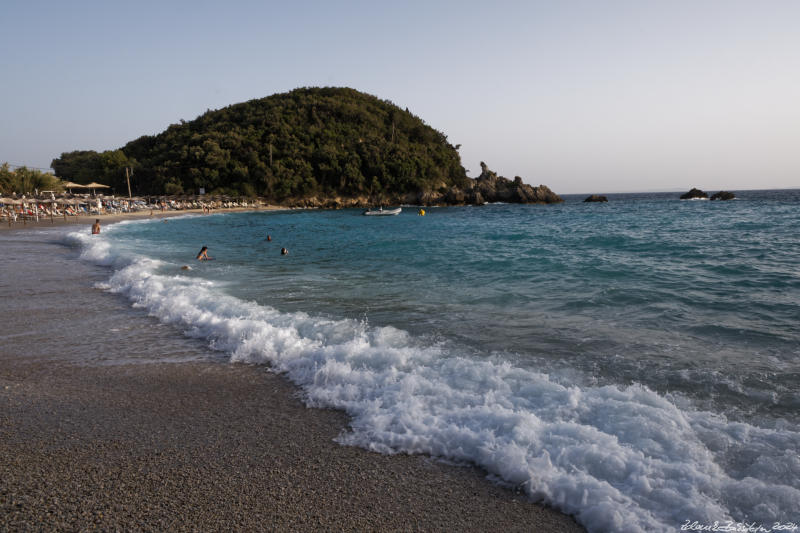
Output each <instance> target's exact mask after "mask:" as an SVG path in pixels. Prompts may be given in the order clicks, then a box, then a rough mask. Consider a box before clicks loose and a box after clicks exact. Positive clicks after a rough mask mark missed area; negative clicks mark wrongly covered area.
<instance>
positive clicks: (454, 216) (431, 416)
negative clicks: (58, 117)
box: [72, 190, 800, 531]
mask: <svg viewBox="0 0 800 533" xmlns="http://www.w3.org/2000/svg"><path fill="white" fill-rule="evenodd" d="M677 196H678V195H677V194H643V195H610V196H609V200H610V201H609V202H608V203H607V204H584V203H582V202H581V201H580V200H582V197H570V196H568V197H566V200H567V201H566V202H565V203H564V204H562V205H555V206H524V205H488V206H483V207H449V208H432V209H429V210H428V214H427V216H425V217H420V216H417V214H416V208H405V209H404V211H403V213H402V214H401V215H399V216H397V217H363V216H360V211H358V210H341V211H273V212H259V213H239V214H222V215H212V216H191V217H183V218H178V219H170V220H169V221H168V222H161V221H147V222H134V223H123V224H118V225H115V226H112V227H109V228H107V229H104V233H103V235H102V240H94V241H93V240H91V238H90V236H84V235H81V236H77V235H75V236H73V237H72V238H73V239H74V240H75V242H78V243H79V244H80V246H82V247H83V249H84V250H85V251H84V258H85V259H90V260H93V261H95V262H99V263H102V264H107V265H109V266H111V268H112V271H113V275H112V277H111V278H110V280H109V283H108V284H107V285H105V287H106V288H108V289H109V290H112V291H115V292H119V293H122V294H125V295H127V296H128V297H129V298H130V299H131V300H132V302H133V303H134V305H136V306H139V307H143V308H145V309H147V311H148V312H149V313H150V314H152V315H154V316H156V317H159V319H161V320H162V321H164V322H167V323H171V324H175V325H177V326H178V327H179V328H180V329H181V330H183V331H184V332H185V333H186V334H187V335H189V336H193V337H199V338H203V339H207V341H208V343H209V346H211V347H212V348H213V349H215V350H218V351H220V352H223V353H225V354H228V356H229V357H230V358H231V360H234V361H248V362H256V363H265V364H269V365H271V366H272V367H273V368H275V369H276V371H280V372H284V373H286V374H287V376H288V377H289V378H290V379H292V380H293V381H295V382H296V383H298V385H299V386H301V388H302V389H303V391H304V394H305V396H306V399H307V401H308V403H309V404H310V405H323V406H331V407H337V408H342V409H345V410H347V411H348V412H349V413H350V414H351V416H352V417H353V427H352V431H351V433H350V434H348V435H346V436H343V437H342V439H341V440H342V442H343V443H346V444H356V445H359V446H365V447H368V448H371V449H375V450H377V451H381V452H386V453H393V452H397V451H408V452H421V453H431V454H433V455H440V456H445V457H448V458H451V459H459V460H466V461H470V462H474V463H476V464H479V465H481V466H483V467H484V468H486V469H487V470H488V471H489V472H491V473H492V474H495V475H497V476H499V477H500V478H502V479H504V480H506V481H507V482H511V483H514V484H522V485H523V486H525V487H526V490H527V491H528V492H529V494H531V496H533V497H535V498H539V499H544V500H545V501H548V502H549V503H551V504H552V505H555V506H556V507H559V508H561V509H563V510H565V511H567V512H571V513H573V514H575V515H576V516H577V517H578V519H579V520H580V521H581V522H582V523H583V524H584V525H586V526H587V527H588V528H589V529H590V530H597V531H605V530H620V531H623V530H632V531H633V530H670V529H671V528H675V527H679V526H680V525H681V524H682V523H683V520H684V519H692V520H700V521H701V522H702V521H704V520H705V521H712V522H713V520H720V521H724V520H735V521H746V520H756V521H763V522H768V521H773V522H774V521H789V520H790V519H792V518H795V519H796V516H795V517H792V516H791V513H794V512H795V510H796V509H797V508H798V507H799V506H800V491H798V490H797V487H798V486H800V460H799V459H798V451H799V450H800V439H799V438H798V435H800V433H798V431H800V430H799V429H798V424H799V423H800V392H798V388H797V386H796V383H797V381H798V378H800V321H798V318H800V242H799V241H798V237H797V236H798V230H799V229H800V191H797V190H794V191H743V192H739V193H738V196H739V199H737V200H735V201H730V202H709V201H679V200H678V199H677ZM268 234H269V235H271V237H272V241H271V242H268V241H267V240H266V236H267V235H268ZM203 245H206V246H208V247H209V254H210V255H211V256H212V257H214V259H215V260H214V261H210V262H198V261H195V260H194V257H195V255H196V254H197V252H198V251H199V249H200V247H201V246H203ZM281 247H286V248H288V249H289V252H290V253H289V255H288V256H281V255H280V253H279V251H280V249H281ZM183 265H189V266H190V267H191V270H181V266H183ZM612 467H613V468H612Z"/></svg>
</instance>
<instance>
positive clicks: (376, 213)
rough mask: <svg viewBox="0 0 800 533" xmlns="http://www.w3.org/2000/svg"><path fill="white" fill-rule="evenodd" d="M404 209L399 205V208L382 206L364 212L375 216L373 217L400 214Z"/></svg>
mask: <svg viewBox="0 0 800 533" xmlns="http://www.w3.org/2000/svg"><path fill="white" fill-rule="evenodd" d="M402 210H403V208H402V207H398V208H397V209H384V208H382V207H380V208H378V209H367V210H366V211H364V214H365V215H366V216H373V217H374V216H379V217H381V216H382V217H386V216H391V215H399V214H400V211H402Z"/></svg>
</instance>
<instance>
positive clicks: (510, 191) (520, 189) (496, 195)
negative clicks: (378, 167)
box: [283, 162, 564, 209]
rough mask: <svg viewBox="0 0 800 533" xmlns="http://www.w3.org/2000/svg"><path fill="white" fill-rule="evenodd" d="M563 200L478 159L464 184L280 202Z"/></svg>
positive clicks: (328, 206)
mask: <svg viewBox="0 0 800 533" xmlns="http://www.w3.org/2000/svg"><path fill="white" fill-rule="evenodd" d="M563 201H564V200H563V199H562V198H561V197H560V196H559V195H557V194H556V193H554V192H553V191H551V190H550V188H549V187H547V186H546V185H539V186H538V187H533V186H531V185H528V184H526V183H523V182H522V178H521V177H519V176H516V177H515V178H514V179H513V180H510V179H508V178H505V177H503V176H498V175H497V173H496V172H494V171H492V170H489V168H488V167H487V166H486V163H484V162H481V175H480V176H478V177H477V178H474V179H473V178H467V182H466V184H465V186H464V187H455V186H451V187H447V186H444V185H443V186H442V187H440V188H439V189H438V190H435V191H421V192H411V193H406V194H394V195H392V194H383V195H381V196H379V197H368V196H354V197H343V196H336V197H330V198H320V197H316V196H314V197H309V198H291V199H288V200H287V201H285V202H283V205H287V206H299V207H318V208H324V209H339V208H345V207H371V206H374V205H377V204H381V205H398V204H411V205H425V206H429V205H483V204H487V203H494V202H505V203H514V204H553V203H559V202H563Z"/></svg>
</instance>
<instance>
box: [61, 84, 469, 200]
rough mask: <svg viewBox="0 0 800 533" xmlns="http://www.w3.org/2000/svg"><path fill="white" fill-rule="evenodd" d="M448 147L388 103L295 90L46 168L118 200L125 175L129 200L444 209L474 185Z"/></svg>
mask: <svg viewBox="0 0 800 533" xmlns="http://www.w3.org/2000/svg"><path fill="white" fill-rule="evenodd" d="M457 148H458V147H457V146H453V145H451V144H450V143H449V142H448V140H447V137H446V136H445V135H444V134H443V133H441V132H439V131H437V130H435V129H433V128H432V127H430V126H428V125H427V124H425V123H424V122H423V121H422V120H421V119H420V118H419V117H417V116H415V115H413V114H412V113H411V112H409V111H408V110H407V109H406V110H403V109H400V108H399V107H397V106H396V105H394V104H392V103H391V102H388V101H385V100H381V99H379V98H377V97H375V96H371V95H368V94H364V93H361V92H359V91H356V90H353V89H348V88H303V89H296V90H293V91H290V92H288V93H282V94H275V95H272V96H269V97H266V98H261V99H256V100H250V101H249V102H244V103H240V104H235V105H231V106H228V107H226V108H223V109H219V110H216V111H207V112H206V113H204V114H203V115H201V116H199V117H198V118H196V119H195V120H192V121H188V122H187V121H183V120H182V121H181V122H180V123H179V124H173V125H171V126H169V127H168V128H167V129H166V130H165V131H164V132H162V133H160V134H158V135H153V136H149V135H148V136H143V137H140V138H138V139H136V140H134V141H131V142H129V143H128V144H126V145H125V146H123V147H122V148H120V149H118V150H113V151H106V152H101V153H98V152H93V151H76V152H68V153H63V154H61V156H60V157H58V158H56V159H54V160H53V162H52V167H53V169H54V170H55V172H56V175H58V176H60V177H61V178H64V179H68V180H71V181H74V182H76V183H87V182H90V181H97V182H100V183H105V184H107V185H110V186H112V187H114V188H115V190H116V191H117V192H118V193H119V192H122V191H127V184H126V170H125V169H126V168H128V169H130V170H131V171H132V174H133V178H132V179H131V187H132V189H133V191H134V193H135V194H197V193H198V191H199V190H200V189H204V190H205V192H206V193H208V194H212V195H215V194H227V195H231V196H248V197H253V196H260V197H263V198H266V199H267V200H268V201H270V202H274V203H284V204H287V205H367V204H372V203H375V202H382V203H397V202H412V203H413V202H419V203H437V200H438V201H440V203H448V202H447V201H446V198H447V197H448V193H449V192H450V191H454V190H458V191H470V190H471V189H472V188H473V187H474V180H471V179H470V178H468V177H467V175H466V171H465V170H464V167H463V166H462V165H461V158H460V156H459V154H458V151H457ZM456 196H458V195H456ZM450 197H452V198H455V197H454V196H453V195H452V194H451V195H450ZM472 198H474V194H473V195H469V194H466V195H464V196H463V198H462V201H460V202H450V203H465V202H466V203H469V200H470V199H472ZM426 199H427V200H426ZM473 203H474V202H473Z"/></svg>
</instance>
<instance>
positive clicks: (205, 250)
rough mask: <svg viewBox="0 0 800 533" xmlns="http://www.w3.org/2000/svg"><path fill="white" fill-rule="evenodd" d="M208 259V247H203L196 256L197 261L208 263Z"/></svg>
mask: <svg viewBox="0 0 800 533" xmlns="http://www.w3.org/2000/svg"><path fill="white" fill-rule="evenodd" d="M209 259H211V258H210V257H209V256H208V246H203V247H202V248H200V253H198V254H197V260H198V261H208V260H209Z"/></svg>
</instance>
